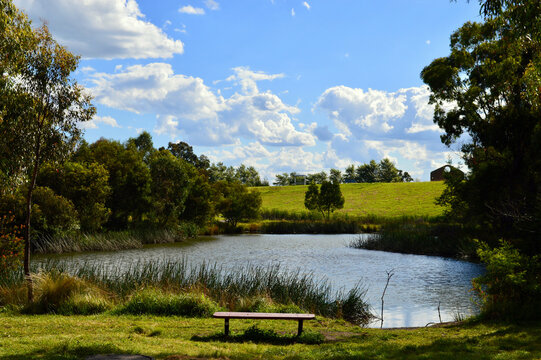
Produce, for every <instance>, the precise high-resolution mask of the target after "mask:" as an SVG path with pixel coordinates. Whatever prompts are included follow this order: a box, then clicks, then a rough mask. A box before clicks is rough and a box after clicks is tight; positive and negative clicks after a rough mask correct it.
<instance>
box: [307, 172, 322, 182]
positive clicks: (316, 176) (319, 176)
mask: <svg viewBox="0 0 541 360" xmlns="http://www.w3.org/2000/svg"><path fill="white" fill-rule="evenodd" d="M306 181H307V182H308V183H312V182H315V183H316V184H323V182H324V181H327V173H326V172H325V171H321V172H318V173H315V174H310V175H308V176H307V177H306Z"/></svg>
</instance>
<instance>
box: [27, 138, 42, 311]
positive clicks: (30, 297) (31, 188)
mask: <svg viewBox="0 0 541 360" xmlns="http://www.w3.org/2000/svg"><path fill="white" fill-rule="evenodd" d="M35 155H36V158H35V162H34V169H33V170H32V178H31V179H30V183H29V184H28V192H27V194H26V219H25V224H24V225H25V232H24V276H25V279H26V286H27V289H28V302H32V301H33V300H34V291H33V290H34V289H33V286H32V285H33V284H32V277H31V276H30V225H31V223H30V219H31V216H32V193H33V192H34V188H35V187H36V178H37V175H38V167H39V166H38V164H39V155H40V148H39V146H38V147H37V149H36V152H35Z"/></svg>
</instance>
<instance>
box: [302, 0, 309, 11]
mask: <svg viewBox="0 0 541 360" xmlns="http://www.w3.org/2000/svg"><path fill="white" fill-rule="evenodd" d="M302 6H304V7H305V8H307V9H308V10H310V8H311V6H310V4H308V2H306V1H304V2H303V3H302Z"/></svg>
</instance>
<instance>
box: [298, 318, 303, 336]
mask: <svg viewBox="0 0 541 360" xmlns="http://www.w3.org/2000/svg"><path fill="white" fill-rule="evenodd" d="M301 334H302V320H299V331H298V333H297V336H301Z"/></svg>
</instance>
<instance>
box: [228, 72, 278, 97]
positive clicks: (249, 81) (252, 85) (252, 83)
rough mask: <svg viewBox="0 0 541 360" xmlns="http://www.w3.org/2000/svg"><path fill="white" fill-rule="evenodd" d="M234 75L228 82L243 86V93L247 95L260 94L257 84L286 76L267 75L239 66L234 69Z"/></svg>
mask: <svg viewBox="0 0 541 360" xmlns="http://www.w3.org/2000/svg"><path fill="white" fill-rule="evenodd" d="M233 71H234V72H235V74H234V75H231V76H229V77H228V78H227V79H226V80H227V81H233V82H235V83H237V84H240V85H241V86H242V91H243V92H244V93H245V94H257V93H258V92H259V90H258V88H257V82H258V81H262V80H269V81H272V80H274V79H280V78H283V77H284V76H285V75H284V74H272V75H269V74H266V73H264V72H262V71H252V70H250V68H249V67H246V66H239V67H236V68H233Z"/></svg>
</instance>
